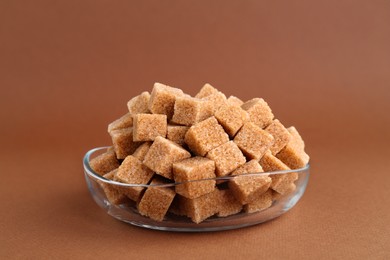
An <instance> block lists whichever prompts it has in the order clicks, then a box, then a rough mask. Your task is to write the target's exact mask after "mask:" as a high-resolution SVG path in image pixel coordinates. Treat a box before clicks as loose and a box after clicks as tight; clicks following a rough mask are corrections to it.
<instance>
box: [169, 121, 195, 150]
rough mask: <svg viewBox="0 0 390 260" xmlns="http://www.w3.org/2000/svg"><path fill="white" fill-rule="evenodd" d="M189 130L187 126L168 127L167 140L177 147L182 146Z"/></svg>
mask: <svg viewBox="0 0 390 260" xmlns="http://www.w3.org/2000/svg"><path fill="white" fill-rule="evenodd" d="M188 129H190V127H189V126H182V125H168V128H167V139H168V140H171V141H172V142H175V143H177V144H179V145H183V144H184V137H185V135H186V133H187V131H188Z"/></svg>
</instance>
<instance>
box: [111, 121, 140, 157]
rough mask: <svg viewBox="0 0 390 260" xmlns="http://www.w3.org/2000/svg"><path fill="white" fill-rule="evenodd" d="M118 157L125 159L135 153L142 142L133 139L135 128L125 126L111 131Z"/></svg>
mask: <svg viewBox="0 0 390 260" xmlns="http://www.w3.org/2000/svg"><path fill="white" fill-rule="evenodd" d="M110 135H111V139H112V144H113V146H114V150H115V154H116V158H118V159H125V158H126V156H128V155H130V154H132V153H134V151H135V149H137V148H138V146H139V145H140V143H137V142H134V141H133V128H132V127H128V128H123V129H118V130H113V131H111V132H110Z"/></svg>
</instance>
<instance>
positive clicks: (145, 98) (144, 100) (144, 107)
mask: <svg viewBox="0 0 390 260" xmlns="http://www.w3.org/2000/svg"><path fill="white" fill-rule="evenodd" d="M149 100H150V94H149V92H147V91H145V92H142V93H141V94H140V95H138V96H136V97H133V98H132V99H130V100H129V102H127V108H128V109H129V112H130V114H131V115H133V114H139V113H143V114H144V113H149V112H150V111H149V108H148V106H149Z"/></svg>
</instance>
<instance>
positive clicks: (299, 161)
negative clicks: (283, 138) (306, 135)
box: [276, 127, 310, 169]
mask: <svg viewBox="0 0 390 260" xmlns="http://www.w3.org/2000/svg"><path fill="white" fill-rule="evenodd" d="M287 130H288V131H289V133H290V135H291V138H290V141H289V142H288V144H287V145H286V146H285V147H284V148H283V149H282V150H281V151H280V152H279V153H278V154H276V157H277V158H279V159H280V160H281V161H282V162H283V163H285V164H286V165H287V166H288V167H290V168H291V169H299V168H302V167H305V166H306V164H307V163H308V162H309V159H310V157H309V155H308V154H307V153H306V152H305V144H304V142H303V139H302V137H301V136H300V135H299V133H298V131H297V129H296V128H295V127H289V128H288V129H287Z"/></svg>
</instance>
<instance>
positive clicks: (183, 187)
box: [173, 156, 215, 199]
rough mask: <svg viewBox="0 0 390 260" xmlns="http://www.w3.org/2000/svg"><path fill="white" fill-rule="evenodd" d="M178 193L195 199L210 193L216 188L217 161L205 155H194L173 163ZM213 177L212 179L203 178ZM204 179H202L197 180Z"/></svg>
mask: <svg viewBox="0 0 390 260" xmlns="http://www.w3.org/2000/svg"><path fill="white" fill-rule="evenodd" d="M173 177H174V180H175V182H177V183H178V182H183V184H179V185H177V186H176V187H175V190H176V193H177V194H180V195H182V196H184V197H186V198H189V199H194V198H198V197H200V196H202V195H204V194H207V193H210V192H212V191H213V190H214V188H215V180H214V179H212V178H215V163H214V161H212V160H209V159H207V158H204V157H198V156H197V157H192V158H189V159H185V160H182V161H180V162H176V163H174V164H173ZM203 179H211V180H203ZM197 180H202V181H197Z"/></svg>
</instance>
